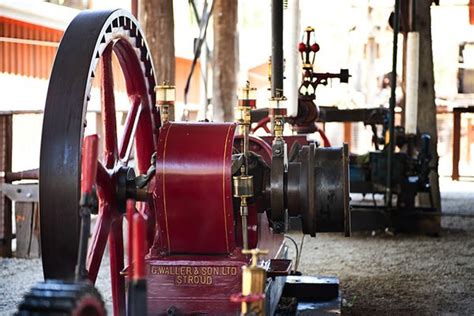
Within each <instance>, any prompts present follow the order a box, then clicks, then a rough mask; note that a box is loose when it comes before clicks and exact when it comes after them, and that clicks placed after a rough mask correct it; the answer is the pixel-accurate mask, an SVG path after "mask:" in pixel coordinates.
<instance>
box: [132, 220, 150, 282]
mask: <svg viewBox="0 0 474 316" xmlns="http://www.w3.org/2000/svg"><path fill="white" fill-rule="evenodd" d="M132 226H133V228H132V235H133V242H132V253H133V256H132V257H133V258H132V260H133V270H132V279H133V280H135V281H138V280H143V279H145V278H146V266H145V255H146V249H147V245H146V225H145V220H144V219H143V217H142V216H141V215H140V214H138V213H136V214H134V215H133V225H132Z"/></svg>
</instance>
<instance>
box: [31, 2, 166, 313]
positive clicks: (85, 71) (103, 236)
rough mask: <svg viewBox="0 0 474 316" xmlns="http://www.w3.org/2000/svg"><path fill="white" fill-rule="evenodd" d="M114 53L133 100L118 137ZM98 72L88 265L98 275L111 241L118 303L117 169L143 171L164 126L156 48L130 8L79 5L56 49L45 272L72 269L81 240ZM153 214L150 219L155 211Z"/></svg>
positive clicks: (43, 203)
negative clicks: (97, 157)
mask: <svg viewBox="0 0 474 316" xmlns="http://www.w3.org/2000/svg"><path fill="white" fill-rule="evenodd" d="M113 55H115V57H113ZM114 59H115V60H118V64H119V65H120V67H118V68H119V69H120V70H121V72H122V74H123V78H124V82H125V87H126V94H127V95H128V101H127V102H128V103H129V105H127V108H128V111H127V113H128V114H127V116H126V119H125V124H124V128H123V133H122V136H121V137H118V135H117V131H118V128H117V117H116V105H115V94H114V74H113V71H112V69H113V67H112V61H113V60H114ZM98 73H100V76H99V75H97V74H98ZM94 78H95V80H96V81H100V82H99V83H100V85H99V86H100V111H101V116H100V117H101V120H102V122H101V123H100V124H102V126H103V136H102V143H103V149H99V152H100V151H102V157H103V158H102V161H101V162H99V166H98V171H97V195H98V198H99V214H98V217H97V222H96V225H95V228H94V229H93V236H92V240H91V242H90V246H89V253H88V262H87V268H88V271H89V279H90V280H91V281H92V282H94V281H95V279H96V277H97V273H98V269H99V266H100V263H101V260H102V256H103V254H104V250H105V245H106V244H107V242H108V243H109V252H110V260H111V274H112V275H111V277H112V295H113V296H114V297H113V298H114V311H116V309H117V308H120V307H121V306H120V305H122V304H123V300H124V298H123V297H122V296H123V276H121V274H120V271H121V270H122V269H123V266H124V262H123V261H124V258H123V257H124V255H123V234H122V221H123V216H122V212H121V211H120V205H119V204H120V203H123V202H124V201H119V199H120V197H118V196H117V195H118V192H119V191H120V190H118V189H117V187H118V185H119V184H118V182H119V181H120V177H121V176H120V174H119V173H120V172H122V173H123V170H130V169H132V167H133V168H135V170H136V171H137V172H138V173H142V174H143V173H146V171H147V169H148V168H149V167H150V160H151V157H152V155H153V153H154V152H155V148H156V146H155V139H157V137H156V136H157V135H156V134H157V133H158V127H159V116H158V114H157V113H156V110H155V107H154V101H155V100H154V98H155V96H154V91H153V89H154V87H155V78H154V70H153V65H152V62H151V56H150V54H149V52H148V49H147V45H146V41H145V39H144V36H143V33H142V31H141V30H140V28H139V27H138V24H137V21H136V20H135V18H134V17H133V16H132V15H130V14H129V13H128V12H126V11H123V10H114V11H94V12H89V11H84V12H82V13H80V14H79V15H78V16H77V17H76V18H75V19H74V20H73V21H72V23H71V24H70V25H69V27H68V29H67V30H66V32H65V34H64V37H63V39H62V41H61V44H60V46H59V49H58V52H57V55H56V59H55V62H54V66H53V69H52V73H51V78H50V82H49V87H48V94H47V99H46V106H45V113H44V121H43V134H42V141H41V158H40V209H41V247H42V257H43V271H44V276H45V279H65V280H67V279H72V278H73V276H74V269H75V265H76V261H77V253H78V245H79V226H80V218H79V198H80V183H81V181H80V180H81V146H82V140H83V137H84V130H85V126H86V125H87V122H86V112H87V108H88V104H89V103H90V102H89V100H90V98H91V91H92V90H93V88H92V87H93V82H94ZM121 105H123V104H121ZM132 155H133V166H130V165H132V163H131V156H132ZM138 206H139V208H140V206H142V207H141V209H142V211H146V209H147V206H146V205H143V203H142V205H138ZM143 206H144V207H143ZM150 217H151V218H150ZM150 217H149V220H153V216H152V214H151V216H150ZM118 296H120V298H117V297H118Z"/></svg>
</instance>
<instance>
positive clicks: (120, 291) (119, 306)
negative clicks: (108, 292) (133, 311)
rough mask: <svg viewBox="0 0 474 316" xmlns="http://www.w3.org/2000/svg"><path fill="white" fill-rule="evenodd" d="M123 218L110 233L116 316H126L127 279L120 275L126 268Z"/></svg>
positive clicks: (114, 223)
mask: <svg viewBox="0 0 474 316" xmlns="http://www.w3.org/2000/svg"><path fill="white" fill-rule="evenodd" d="M122 224H123V217H122V216H119V217H117V218H116V219H115V220H114V221H113V222H112V227H111V228H112V229H111V231H110V232H109V256H110V277H111V280H112V307H113V310H114V315H125V278H124V276H123V275H122V274H121V273H120V272H121V271H122V270H123V268H124V255H123V232H122Z"/></svg>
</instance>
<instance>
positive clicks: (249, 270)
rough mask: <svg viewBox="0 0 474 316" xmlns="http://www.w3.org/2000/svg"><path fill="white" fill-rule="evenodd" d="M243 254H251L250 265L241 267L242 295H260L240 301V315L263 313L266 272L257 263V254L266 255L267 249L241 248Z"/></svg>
mask: <svg viewBox="0 0 474 316" xmlns="http://www.w3.org/2000/svg"><path fill="white" fill-rule="evenodd" d="M242 253H243V254H244V255H252V261H251V263H250V265H248V266H243V267H242V296H244V297H246V296H260V297H261V299H260V300H255V301H252V302H245V301H243V302H242V315H247V314H252V315H265V300H264V292H265V284H266V281H267V272H266V271H265V269H263V268H262V267H259V266H258V265H257V263H258V259H259V256H261V255H267V254H268V250H261V249H258V248H256V249H249V250H242Z"/></svg>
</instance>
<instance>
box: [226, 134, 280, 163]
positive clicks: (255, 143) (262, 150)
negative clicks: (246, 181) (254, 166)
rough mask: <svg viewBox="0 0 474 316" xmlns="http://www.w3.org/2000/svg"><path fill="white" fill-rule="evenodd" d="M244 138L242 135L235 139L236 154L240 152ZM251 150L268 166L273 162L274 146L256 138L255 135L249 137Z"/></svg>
mask: <svg viewBox="0 0 474 316" xmlns="http://www.w3.org/2000/svg"><path fill="white" fill-rule="evenodd" d="M242 139H243V136H242V135H237V136H236V137H235V141H234V151H235V152H240V148H242V146H241V143H242ZM249 150H250V151H252V152H254V153H256V154H258V155H260V156H261V157H262V159H263V161H265V162H266V163H267V165H269V166H270V165H271V162H272V146H271V145H270V144H269V143H267V142H266V141H264V140H263V139H262V138H260V137H258V136H255V135H250V136H249Z"/></svg>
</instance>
